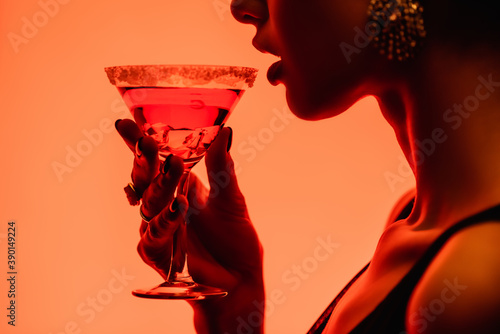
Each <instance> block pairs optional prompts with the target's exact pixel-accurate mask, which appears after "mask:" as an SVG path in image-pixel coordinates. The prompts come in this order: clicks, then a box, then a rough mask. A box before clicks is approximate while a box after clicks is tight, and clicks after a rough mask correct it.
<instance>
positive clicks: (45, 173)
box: [0, 0, 414, 334]
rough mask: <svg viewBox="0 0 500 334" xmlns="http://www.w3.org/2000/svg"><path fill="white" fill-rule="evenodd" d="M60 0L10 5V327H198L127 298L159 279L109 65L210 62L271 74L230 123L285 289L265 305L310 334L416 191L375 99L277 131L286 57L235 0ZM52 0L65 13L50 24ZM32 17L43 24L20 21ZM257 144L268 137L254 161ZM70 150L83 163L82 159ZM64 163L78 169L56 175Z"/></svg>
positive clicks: (6, 45) (4, 7)
mask: <svg viewBox="0 0 500 334" xmlns="http://www.w3.org/2000/svg"><path fill="white" fill-rule="evenodd" d="M60 1H61V2H65V4H60V3H59V2H55V0H54V1H52V0H42V1H41V2H39V1H38V0H23V1H6V0H0V43H1V45H0V73H1V81H0V98H1V100H0V101H1V108H2V123H1V131H0V136H1V138H0V139H1V143H2V165H1V168H2V173H1V185H2V190H1V191H0V203H1V204H0V205H1V210H0V249H1V251H0V259H1V260H0V262H1V265H0V268H2V272H1V274H0V277H1V280H0V282H1V284H0V296H1V297H0V310H2V311H0V319H2V320H1V322H0V332H2V333H23V334H24V333H26V334H28V333H29V334H32V333H42V334H50V333H52V334H59V333H95V334H100V333H124V334H128V333H130V334H132V333H194V329H193V325H192V311H191V308H190V307H189V306H188V305H187V303H185V302H183V301H155V300H145V299H139V298H136V297H133V296H132V295H131V294H130V290H132V289H133V288H136V287H145V286H150V285H153V284H155V283H159V281H160V276H158V275H157V274H156V273H155V272H153V270H152V269H150V268H149V267H147V266H146V265H145V264H144V263H142V261H141V260H140V258H139V257H138V255H137V254H136V250H135V247H136V244H137V241H138V226H139V225H138V224H139V216H138V212H137V208H136V207H129V206H128V204H127V200H126V198H125V195H124V193H123V190H122V188H123V186H125V185H126V183H127V182H128V180H129V176H130V170H131V164H132V154H131V153H130V152H129V151H128V149H127V148H126V147H125V145H124V144H123V143H122V142H121V139H120V138H119V137H118V135H117V134H116V133H115V131H114V128H113V125H112V122H114V120H115V119H116V118H119V117H124V116H127V115H126V113H125V112H124V109H123V104H121V101H120V99H119V95H118V93H117V91H116V90H115V89H114V88H113V87H112V86H111V85H110V84H109V82H108V80H107V78H106V76H105V74H104V71H103V68H104V67H105V66H111V65H125V64H155V63H207V64H231V65H245V66H254V67H257V68H259V69H260V70H261V72H260V76H259V78H258V80H257V82H256V85H255V87H254V88H253V89H251V90H249V91H248V92H247V93H246V95H245V96H244V98H243V99H242V101H241V102H240V104H239V105H238V107H237V108H236V111H235V113H234V114H233V115H232V116H231V118H230V121H229V123H228V125H230V126H231V127H233V129H234V141H233V149H232V154H233V157H234V159H235V160H236V161H237V162H238V163H239V165H240V173H239V182H240V185H241V188H242V191H243V192H244V194H245V195H246V198H247V201H248V205H249V210H250V213H251V217H252V219H253V221H254V224H255V226H256V229H257V231H258V233H259V235H260V238H261V240H262V243H263V245H264V247H265V264H264V265H265V281H266V288H267V291H268V293H270V292H272V291H281V292H282V293H283V295H284V297H283V298H281V300H280V301H281V302H282V303H280V305H273V306H274V307H269V309H268V311H269V314H268V316H267V318H266V329H267V332H269V333H292V334H293V333H305V332H306V331H307V329H308V328H309V327H310V326H311V325H312V323H313V322H314V321H315V319H316V318H317V317H318V316H319V314H320V313H321V312H322V311H323V309H324V308H325V307H326V305H327V304H328V303H329V302H330V301H331V299H332V298H333V297H334V296H335V294H336V293H337V292H338V291H339V290H340V289H341V288H342V287H343V285H344V284H345V283H346V282H347V281H348V280H349V279H350V278H351V277H352V276H353V275H354V274H355V273H356V272H357V271H358V270H359V269H360V268H361V267H362V266H363V265H364V264H365V263H366V262H367V261H368V260H369V258H370V254H371V253H372V252H373V250H374V248H375V246H376V242H377V238H378V236H379V234H380V233H381V231H382V228H383V226H384V224H385V219H386V217H387V216H388V214H389V211H390V209H391V207H392V205H393V203H394V201H395V200H396V199H397V198H398V197H399V196H400V195H401V194H402V193H403V192H404V191H406V190H407V189H409V188H410V187H412V186H413V184H414V180H413V179H412V178H411V177H408V176H407V175H405V176H404V177H402V178H401V179H400V180H399V181H400V182H398V183H396V184H393V185H392V186H390V185H389V184H388V182H387V180H386V178H385V173H386V172H392V173H394V174H396V175H397V173H398V167H399V166H400V164H401V162H400V159H401V157H402V154H401V152H400V150H399V147H398V146H397V143H396V140H395V137H394V134H393V132H392V129H391V128H390V127H389V126H388V125H387V124H386V123H385V122H384V120H383V119H382V117H381V115H380V112H379V109H378V106H377V104H376V102H375V100H374V99H373V98H367V99H364V100H362V101H360V102H359V103H357V104H356V105H355V106H353V107H352V108H351V110H349V111H348V112H346V113H345V114H343V115H341V116H339V117H336V118H335V119H329V120H325V121H321V122H306V121H302V120H299V119H297V118H293V119H291V120H290V119H288V120H287V121H286V122H285V123H288V124H286V125H285V126H284V127H280V129H282V130H280V131H275V132H271V133H272V135H270V130H269V129H270V124H271V122H276V120H275V118H276V117H277V116H276V110H278V111H279V113H280V114H283V112H285V113H289V111H288V109H287V107H286V102H285V99H284V88H283V87H282V86H279V87H272V86H270V85H269V83H268V82H267V80H266V76H265V74H266V71H267V68H268V67H269V65H270V64H271V63H272V62H274V61H275V59H274V57H272V56H269V55H263V54H260V53H258V52H257V51H256V50H255V49H253V47H252V46H251V43H250V42H251V38H252V37H253V33H254V29H253V28H252V27H250V26H243V25H241V24H239V23H237V22H236V21H235V20H234V19H233V18H232V16H231V15H230V12H229V5H228V4H229V0H203V1H202V0H184V1H164V0H163V1H160V0H142V1H132V0H105V1H97V0H90V1H89V0H87V1H83V0H71V1H69V0H64V1H63V0H60ZM41 3H57V4H59V5H58V7H59V8H56V7H51V8H52V12H51V13H50V14H52V16H53V17H51V16H49V15H48V14H43V11H44V9H43V8H42V6H41V5H40V4H41ZM56 9H57V10H56ZM45 11H47V10H45ZM41 12H42V13H41ZM44 18H46V19H44ZM26 22H30V23H31V24H34V23H36V24H38V27H36V26H35V27H36V29H37V30H33V29H32V30H31V31H29V29H27V28H25V29H24V30H23V26H24V25H26ZM13 34H16V35H17V37H16V38H25V39H24V40H23V42H22V44H19V45H15V44H13V43H12V42H11V39H12V38H13V36H14V35H13ZM23 34H24V35H23ZM23 36H24V37H23ZM25 36H29V38H26V37H25ZM285 123H283V124H285ZM277 124H280V123H277ZM266 129H267V130H266ZM86 131H88V132H90V133H93V134H94V135H95V136H94V143H93V144H91V146H88V143H89V141H88V139H87V138H86V136H85V133H86ZM96 131H97V132H96ZM99 133H100V135H99ZM251 137H257V138H259V144H260V145H262V146H260V150H255V153H256V154H255V155H254V154H251V153H249V148H250V147H252V145H251V144H250V143H251V141H250V138H251ZM68 149H69V150H77V149H79V150H80V151H81V152H84V153H85V154H86V156H83V157H81V160H73V161H70V162H71V163H72V165H73V167H69V166H68V163H67V161H66V159H67V155H68ZM58 163H59V164H60V165H58V166H59V167H61V166H62V165H66V166H67V168H68V169H66V172H65V173H63V174H61V175H59V177H58V175H57V174H56V172H55V171H54V164H58ZM203 168H204V165H203V164H200V165H199V166H197V167H196V169H195V171H196V172H197V173H198V174H200V175H202V176H203ZM9 220H14V221H15V222H16V224H17V232H18V233H17V268H16V269H17V270H18V272H19V274H18V277H17V293H18V294H17V300H16V305H17V321H16V327H11V326H8V325H7V320H8V319H7V318H6V315H7V310H6V308H7V307H8V302H9V300H8V299H7V290H8V287H7V284H6V279H5V277H6V276H7V275H6V272H7V267H6V265H7V243H6V233H7V222H8V221H9ZM330 235H331V240H332V241H333V242H334V243H337V244H338V245H339V247H338V248H337V249H336V250H335V252H334V253H333V254H331V255H330V256H329V257H328V258H327V259H326V260H324V261H316V264H317V268H313V269H314V270H310V271H311V272H310V273H308V276H307V278H300V279H299V280H298V281H297V280H296V282H298V286H297V285H294V286H292V284H290V282H289V281H287V280H286V279H284V276H283V275H285V276H286V277H288V278H290V277H291V276H293V275H290V269H291V268H292V266H293V265H298V266H304V265H305V264H306V263H309V265H310V264H311V263H313V262H314V261H313V262H311V257H313V255H314V250H315V248H316V247H317V246H318V245H319V244H318V241H317V238H322V239H324V240H326V239H328V236H330ZM308 261H309V262H308ZM309 268H310V267H309ZM122 270H124V271H125V273H126V274H127V275H129V276H131V277H132V276H133V277H134V278H133V279H131V280H129V281H125V283H126V285H125V283H119V282H118V281H115V280H114V279H113V277H114V274H113V272H114V271H117V272H121V271H122ZM287 275H288V276H287ZM295 279H297V277H295ZM110 284H111V286H110ZM113 284H114V285H113ZM295 288H296V289H295ZM97 297H99V298H100V299H99V300H100V301H101V302H99V300H98V301H97V303H98V305H97V306H98V307H97V309H98V310H94V311H93V312H92V311H90V310H91V307H90V306H89V304H88V303H89V300H92V298H97ZM283 299H284V300H283ZM103 302H104V304H103Z"/></svg>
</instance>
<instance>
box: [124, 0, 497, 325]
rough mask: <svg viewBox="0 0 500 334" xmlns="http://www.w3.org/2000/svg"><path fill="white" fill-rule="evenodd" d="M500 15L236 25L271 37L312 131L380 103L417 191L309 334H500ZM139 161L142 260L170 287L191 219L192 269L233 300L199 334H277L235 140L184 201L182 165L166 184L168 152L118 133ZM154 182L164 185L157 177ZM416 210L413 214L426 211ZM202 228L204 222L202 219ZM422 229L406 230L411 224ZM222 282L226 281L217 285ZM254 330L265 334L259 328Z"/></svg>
mask: <svg viewBox="0 0 500 334" xmlns="http://www.w3.org/2000/svg"><path fill="white" fill-rule="evenodd" d="M491 6H492V5H491V3H490V2H487V1H474V2H473V1H468V0H460V1H457V0H455V1H451V0H442V1H425V0H424V1H420V2H415V1H411V0H371V1H370V0H350V1H336V0H329V1H325V0H310V1H298V0H297V1H293V0H235V1H233V3H232V6H231V9H232V13H233V15H234V17H235V18H236V19H237V20H238V21H240V22H242V23H247V24H252V25H254V26H255V27H256V28H257V32H256V35H255V38H254V39H253V45H254V46H255V47H256V48H257V49H258V50H260V51H262V52H267V53H272V54H275V55H277V56H279V57H281V61H280V62H278V63H277V64H275V65H273V66H272V67H271V69H270V71H269V72H268V78H269V80H270V82H271V83H272V84H279V83H282V84H284V85H285V87H286V89H287V100H288V104H289V106H290V108H291V110H292V111H293V113H294V114H295V115H296V116H298V117H299V118H302V119H307V120H321V119H324V118H329V117H333V116H336V115H338V114H340V113H342V112H344V111H345V110H346V109H348V108H349V107H350V106H351V105H352V104H354V103H355V102H356V101H357V100H359V99H360V98H362V97H364V96H367V95H373V96H375V97H376V98H377V99H378V101H379V103H380V107H381V110H382V113H383V115H384V117H385V118H386V120H387V121H388V122H389V124H390V125H391V126H392V127H393V129H394V131H395V133H396V137H397V139H398V142H399V144H400V146H401V148H402V149H403V152H404V153H405V156H406V158H407V160H408V162H409V164H410V166H411V167H412V169H413V172H414V174H415V178H416V196H415V199H414V204H413V203H410V204H409V205H408V206H407V207H406V211H411V213H409V214H408V213H406V214H405V213H404V211H405V210H403V209H402V207H405V205H406V203H408V202H409V199H410V198H411V197H413V196H412V195H411V196H409V198H405V199H403V200H402V202H401V203H400V204H399V206H398V209H397V211H403V212H401V215H399V217H397V216H398V214H399V212H395V213H394V214H393V216H394V217H397V218H395V220H396V221H395V222H394V223H393V224H390V225H389V226H388V227H387V228H386V230H385V231H384V233H383V235H382V236H381V238H380V241H379V244H378V246H377V249H376V251H375V253H374V255H373V258H372V260H371V262H370V263H369V265H367V266H366V267H365V268H363V270H362V271H361V272H360V273H359V274H358V275H357V276H356V277H355V279H353V281H351V282H350V283H349V284H348V286H346V288H345V289H344V290H343V291H342V293H341V294H340V295H339V296H338V297H337V298H336V299H335V301H334V302H333V303H332V305H330V307H329V308H328V309H327V310H326V311H325V313H324V314H323V315H322V316H321V317H320V319H319V320H318V322H317V323H316V324H315V325H314V326H313V328H311V331H310V333H348V332H354V333H398V334H399V333H406V332H408V333H411V334H414V333H499V332H500V320H498V317H497V315H498V314H499V311H500V289H499V288H498V285H497V282H498V281H500V244H499V243H498V242H497V240H499V238H500V224H499V223H498V222H499V221H500V208H499V207H496V205H498V204H499V203H500V173H499V171H500V159H499V158H498V152H500V93H499V91H500V51H499V46H500V43H499V40H498V36H499V33H500V23H499V20H498V19H497V18H496V15H495V13H496V12H495V11H494V8H493V7H491ZM117 129H118V131H119V133H120V134H121V135H122V136H123V137H124V139H125V141H126V143H127V144H128V145H129V147H131V148H132V149H134V150H135V152H136V156H135V164H134V170H133V172H132V179H133V181H134V183H135V185H136V186H137V188H138V189H139V192H142V191H143V192H144V194H143V214H144V215H145V216H146V217H154V218H153V219H152V220H151V221H150V222H149V224H147V223H146V222H145V221H143V222H142V225H141V235H142V237H141V241H140V243H139V246H138V250H139V254H140V255H141V257H142V258H143V260H144V261H145V262H146V263H148V264H149V265H150V266H152V267H153V268H155V269H156V270H157V271H158V272H159V273H160V274H162V275H163V276H165V271H166V270H167V271H168V266H169V262H168V261H169V260H168V259H166V258H165V256H162V254H164V252H163V250H164V249H165V247H168V245H169V242H171V241H170V240H171V236H172V234H173V232H174V231H175V229H176V226H177V225H178V224H179V221H180V220H181V219H182V218H181V217H182V216H183V215H186V207H187V204H188V202H190V203H193V202H194V201H197V202H198V203H200V202H203V203H204V204H205V205H203V208H202V209H201V210H197V212H196V213H192V214H190V222H191V224H189V225H188V228H189V229H190V230H191V233H190V240H189V242H190V249H191V255H190V259H191V261H190V271H191V273H192V275H193V276H194V278H195V280H196V281H198V282H200V283H206V284H208V285H213V286H220V287H223V288H225V289H228V291H229V295H228V296H227V297H225V298H222V299H218V300H212V301H203V302H193V303H192V306H193V308H194V311H195V319H194V321H195V326H196V329H197V331H198V332H199V333H226V332H227V333H247V332H248V333H250V332H251V333H262V332H263V321H262V317H260V319H261V320H260V321H257V320H256V319H258V317H256V316H255V315H256V314H259V312H262V309H261V305H262V303H261V302H262V301H263V300H264V299H265V298H264V287H263V279H262V248H261V246H260V243H259V241H258V237H257V235H256V233H255V231H254V229H253V227H252V224H251V222H250V220H249V216H248V214H247V210H246V206H245V201H244V198H243V196H242V194H241V193H240V191H239V188H238V185H237V181H236V178H235V175H234V171H233V167H232V166H233V165H232V160H231V157H230V155H229V153H228V152H229V148H230V146H231V134H232V132H231V130H230V129H224V130H223V131H222V132H221V133H220V135H219V136H218V138H217V139H216V141H215V142H214V143H213V145H212V147H211V148H210V150H209V152H208V153H207V156H206V165H207V169H208V171H209V175H216V174H217V172H220V171H226V172H227V173H228V174H229V175H230V176H231V178H230V182H229V185H227V186H225V187H220V186H219V184H218V183H217V181H216V180H214V179H210V185H211V193H209V192H208V191H207V190H206V189H204V188H203V186H202V185H201V184H200V182H198V181H197V180H196V179H194V178H193V179H192V182H191V187H190V188H191V189H190V193H189V194H190V195H189V198H184V197H182V196H178V197H177V198H176V199H173V193H174V189H175V187H176V185H177V183H178V181H179V178H180V175H181V172H182V168H183V167H182V163H181V161H180V160H179V159H177V158H175V157H173V158H171V159H170V160H169V161H168V163H166V164H164V165H163V166H162V167H161V170H162V173H160V174H158V175H157V176H155V175H156V172H155V171H156V168H157V167H156V166H157V165H158V161H157V148H156V146H155V144H154V142H153V141H152V140H151V139H150V138H142V139H141V140H139V139H140V138H141V137H142V135H141V134H140V132H139V130H138V129H137V127H136V126H135V124H133V122H131V121H119V122H117ZM153 177H154V179H153ZM412 205H413V209H412ZM188 214H189V213H188ZM406 216H407V217H406ZM214 273H216V274H214ZM250 325H251V326H250Z"/></svg>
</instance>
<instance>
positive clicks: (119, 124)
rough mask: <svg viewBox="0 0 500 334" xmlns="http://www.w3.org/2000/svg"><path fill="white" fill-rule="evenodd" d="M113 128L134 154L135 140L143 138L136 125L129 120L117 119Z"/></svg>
mask: <svg viewBox="0 0 500 334" xmlns="http://www.w3.org/2000/svg"><path fill="white" fill-rule="evenodd" d="M115 128H116V131H118V134H119V135H120V136H121V137H122V138H123V140H124V141H125V144H127V146H128V148H129V149H130V150H131V151H132V152H135V145H136V143H137V140H139V138H141V137H142V136H144V135H143V133H142V132H141V130H140V129H139V127H138V126H137V124H135V122H134V121H132V120H130V119H119V120H117V121H116V122H115Z"/></svg>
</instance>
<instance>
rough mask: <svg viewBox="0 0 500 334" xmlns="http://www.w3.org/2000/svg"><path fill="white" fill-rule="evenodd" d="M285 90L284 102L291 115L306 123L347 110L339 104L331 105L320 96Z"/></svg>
mask: <svg viewBox="0 0 500 334" xmlns="http://www.w3.org/2000/svg"><path fill="white" fill-rule="evenodd" d="M304 93H305V92H304V91H302V92H301V94H297V93H294V92H291V91H290V90H289V89H287V90H286V100H287V103H288V107H289V108H290V110H291V111H292V113H293V114H294V115H295V116H297V117H298V118H300V119H303V120H306V121H318V120H322V119H326V118H330V117H334V116H337V115H339V114H341V113H343V112H344V111H345V110H347V108H342V107H341V103H333V102H332V101H330V100H325V99H324V98H321V97H320V96H306V94H304Z"/></svg>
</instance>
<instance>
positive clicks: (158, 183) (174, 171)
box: [142, 155, 184, 217]
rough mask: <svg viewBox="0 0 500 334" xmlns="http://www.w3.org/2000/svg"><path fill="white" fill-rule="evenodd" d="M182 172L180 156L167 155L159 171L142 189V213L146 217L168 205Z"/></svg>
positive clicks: (153, 215) (154, 214)
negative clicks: (143, 189) (147, 185)
mask: <svg viewBox="0 0 500 334" xmlns="http://www.w3.org/2000/svg"><path fill="white" fill-rule="evenodd" d="M183 172H184V164H183V162H182V159H181V158H179V157H176V156H173V155H170V156H169V157H167V159H166V160H165V162H164V163H163V165H162V166H161V172H160V173H159V174H158V175H157V176H156V177H155V178H154V180H153V181H152V182H151V184H150V185H149V187H148V188H147V189H146V190H145V191H144V194H143V197H142V213H143V214H144V215H145V216H146V217H155V216H156V215H157V214H158V213H160V211H162V210H163V209H164V208H165V207H167V206H169V205H170V203H171V202H172V199H173V197H174V193H175V189H176V188H177V185H178V184H179V181H180V179H181V177H182V174H183Z"/></svg>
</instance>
